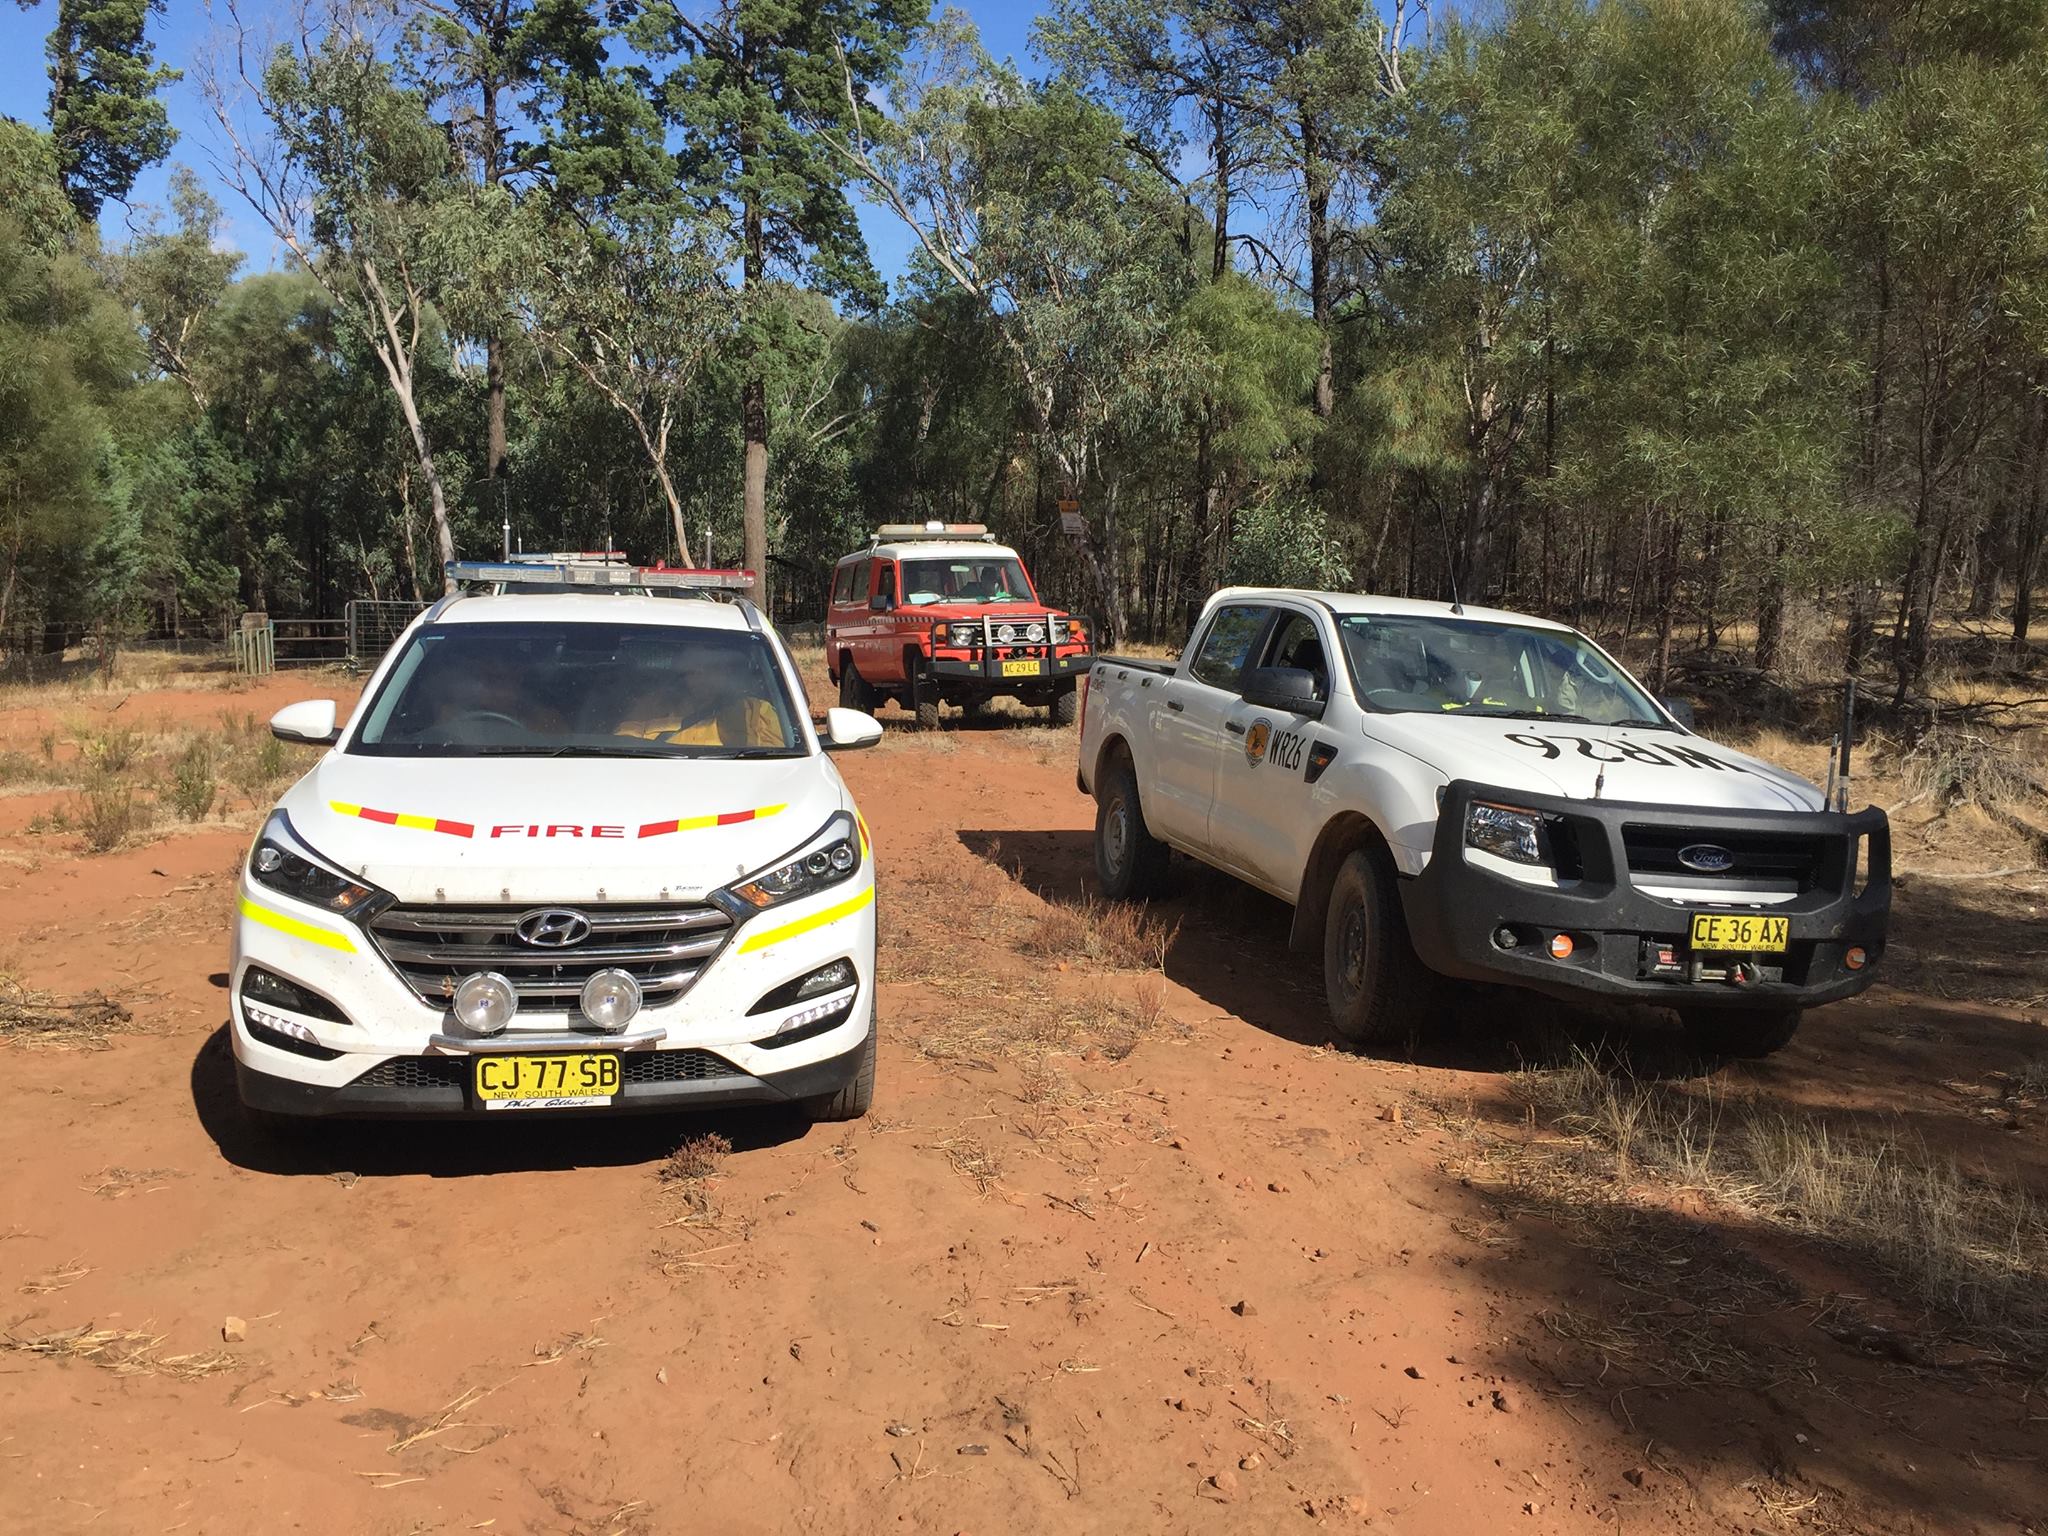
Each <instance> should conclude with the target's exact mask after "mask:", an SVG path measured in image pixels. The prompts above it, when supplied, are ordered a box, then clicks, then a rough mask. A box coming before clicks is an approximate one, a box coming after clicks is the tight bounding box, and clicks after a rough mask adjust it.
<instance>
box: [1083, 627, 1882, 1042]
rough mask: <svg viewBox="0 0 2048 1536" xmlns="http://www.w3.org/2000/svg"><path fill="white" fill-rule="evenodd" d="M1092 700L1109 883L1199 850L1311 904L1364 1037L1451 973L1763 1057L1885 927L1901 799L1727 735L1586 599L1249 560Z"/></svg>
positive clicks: (1383, 1037)
mask: <svg viewBox="0 0 2048 1536" xmlns="http://www.w3.org/2000/svg"><path fill="white" fill-rule="evenodd" d="M1081 719H1082V729H1081V747H1080V754H1081V756H1080V768H1079V783H1080V787H1081V790H1082V792H1083V793H1088V794H1093V795H1094V797H1095V799H1096V822H1095V860H1096V872H1097V875H1098V877H1099V878H1100V880H1101V883H1102V886H1103V888H1104V890H1105V891H1106V892H1107V893H1108V894H1109V895H1111V896H1113V897H1119V898H1123V897H1135V896H1142V895H1146V894H1149V893H1151V892H1152V891H1154V890H1156V889H1157V888H1158V886H1159V883H1160V881H1161V879H1162V877H1163V876H1164V874H1165V872H1166V868H1167V862H1168V855H1169V850H1171V849H1178V850H1179V851H1180V852H1182V853H1185V854H1188V855H1190V856H1191V857H1193V858H1196V859H1199V860H1201V861H1202V862H1203V863H1205V864H1210V865H1213V866H1215V867H1216V868H1218V869H1220V870H1224V871H1226V872H1227V873H1229V874H1232V875H1235V876H1237V877H1238V878H1240V879H1243V880H1246V881H1248V882H1250V883H1251V884H1253V885H1256V886H1259V887H1261V888H1262V889H1264V890H1267V891H1270V892H1271V893H1272V894H1273V895H1275V896H1278V897H1280V898H1281V899H1282V900H1284V901H1287V902H1290V903H1292V904H1293V906H1294V927H1293V934H1292V947H1294V948H1295V949H1297V950H1301V951H1306V952H1310V953H1317V952H1319V953H1320V954H1321V956H1322V961H1323V981H1324V988H1325V991H1326V993H1327V995H1328V999H1329V1007H1330V1015H1331V1020H1332V1023H1333V1024H1334V1026H1335V1028H1336V1029H1337V1031H1338V1032H1339V1033H1340V1034H1342V1035H1344V1036H1345V1037H1347V1038H1349V1039H1352V1040H1355V1041H1359V1042H1377V1043H1395V1042H1400V1041H1402V1040H1412V1039H1413V1038H1414V1036H1415V1034H1416V1033H1417V1031H1418V1029H1419V1027H1420V1025H1421V1022H1422V1021H1421V1019H1420V1018H1419V1012H1420V1009H1421V1005H1422V1002H1423V999H1424V983H1425V982H1426V981H1427V979H1428V973H1429V972H1435V973H1437V974H1439V975H1443V976H1449V977H1456V978H1461V979H1465V980H1472V981H1483V982H1494V983H1503V984H1507V985H1511V986H1518V987H1528V988H1532V989H1534V990H1536V991H1539V992H1543V993H1548V994H1551V995H1553V996H1557V997H1561V998H1565V999H1591V998H1602V999H1608V1000H1618V1001H1624V1002H1636V1003H1648V1004H1653V1005H1657V1006H1661V1007H1667V1008H1671V1009H1675V1010H1676V1011H1677V1013H1678V1016H1679V1018H1680V1020H1681V1022H1682V1023H1683V1024H1684V1026H1685V1029H1686V1032H1687V1034H1688V1036H1689V1038H1690V1040H1691V1042H1692V1043H1693V1045H1694V1046H1695V1047H1696V1048H1698V1049H1700V1050H1702V1051H1704V1052H1707V1053H1710V1054H1714V1055H1726V1056H1760V1055H1765V1054H1768V1053H1769V1052H1771V1051H1773V1050H1776V1049H1777V1048H1778V1047H1779V1046H1781V1045H1783V1044H1784V1043H1785V1042H1786V1041H1787V1040H1789V1039H1790V1038H1791V1037H1792V1033H1793V1031H1794V1030H1795V1029H1796V1028H1797V1026H1798V1022H1799V1018H1800V1014H1801V1012H1802V1010H1804V1009H1806V1008H1810V1007H1812V1006H1814V1005H1816V1004H1819V1003H1827V1002H1832V1001H1835V1000H1836V999H1838V998H1843V997H1848V996H1850V995H1852V994H1854V993H1857V992H1860V991H1862V990H1863V989H1864V988H1865V987H1867V986H1869V985H1870V982H1871V980H1872V975H1873V970H1874V967H1875V965H1876V962H1877V959H1878V957H1879V955H1880V954H1881V953H1882V952H1883V949H1884V942H1885V928H1886V923H1887V921H1888V918H1889V916H1890V910H1891V837H1890V830H1889V826H1888V824H1887V822H1886V819H1885V815H1884V812H1883V811H1881V810H1878V809H1875V808H1871V809H1866V810H1863V811H1859V812H1856V813H1855V814H1853V815H1852V814H1847V813H1845V812H1843V811H1842V810H1840V809H1831V808H1830V807H1829V805H1828V803H1827V797H1826V796H1825V795H1824V794H1823V793H1822V791H1821V790H1819V789H1818V788H1816V787H1815V786H1813V785H1812V784H1809V783H1807V782H1806V781H1805V780H1804V779H1801V778H1799V777H1797V776H1795V775H1793V774H1790V773H1787V772H1785V771H1784V770H1783V769H1780V768H1775V767H1773V766H1771V765H1770V764H1768V763H1764V762H1761V761H1759V760H1758V759H1756V758H1754V757H1750V756H1747V755H1745V754H1743V753H1741V752H1736V751H1733V750H1731V749H1730V748H1727V747H1723V746H1720V745H1717V744H1714V743H1711V742H1707V741H1705V740H1703V739H1701V738H1700V737H1698V736H1696V735H1695V734H1693V732H1692V731H1691V730H1690V729H1689V728H1688V727H1687V726H1686V725H1684V724H1681V723H1680V720H1679V718H1678V717H1677V716H1676V715H1675V714H1674V713H1673V711H1672V709H1670V708H1667V707H1666V706H1665V705H1663V704H1661V703H1660V702H1659V701H1657V700H1656V699H1653V698H1652V697H1651V696H1650V694H1649V693H1648V691H1647V690H1645V689H1644V688H1643V687H1642V685H1641V684H1639V683H1638V682H1636V680H1635V679H1634V678H1632V677H1630V676H1629V674H1628V673H1627V671H1626V670H1624V669H1623V668H1622V667H1621V666H1620V664H1619V663H1617V662H1616V661H1615V660H1614V659H1613V658H1612V657H1610V656H1608V655H1607V654H1606V653H1605V652H1604V651H1602V650H1601V649H1600V647H1598V646H1597V645H1595V644H1594V643H1593V642H1592V641H1591V640H1588V639H1587V638H1586V637H1585V636H1584V635H1581V634H1579V633H1578V632H1576V631H1575V630H1572V629H1570V628H1567V627H1565V626H1564V625H1561V624H1554V623H1551V622H1549V621H1547V620H1543V619H1536V618H1530V617H1527V616H1525V615H1522V614H1516V613H1507V612H1502V611H1499V610H1491V609H1481V608H1470V607H1467V608H1460V607H1457V606H1455V605H1447V604H1443V603H1431V602H1415V601H1406V600H1402V599H1395V598H1382V597H1366V596H1358V595H1347V594H1342V593H1331V592H1304V591H1294V590H1282V589H1275V590H1255V589H1243V588H1233V589H1227V590H1225V591H1222V592H1219V593H1217V594H1216V595H1215V596H1214V597H1213V598H1211V599H1210V600H1209V603H1208V606H1207V607H1206V609H1205V610H1204V612H1203V615H1202V618H1201V622H1200V623H1199V624H1198V626H1197V627H1196V630H1195V633H1194V636H1193V639H1192V641H1191V643H1190V644H1189V646H1188V648H1187V650H1186V652H1185V653H1184V654H1183V655H1182V657H1181V659H1180V660H1179V662H1177V663H1167V662H1154V661H1141V660H1135V659H1130V658H1121V657H1102V658H1099V659H1098V660H1097V662H1096V664H1095V666H1094V668H1093V670H1092V672H1091V674H1090V679H1089V686H1088V692H1087V696H1086V699H1085V701H1084V704H1083V710H1082V717H1081Z"/></svg>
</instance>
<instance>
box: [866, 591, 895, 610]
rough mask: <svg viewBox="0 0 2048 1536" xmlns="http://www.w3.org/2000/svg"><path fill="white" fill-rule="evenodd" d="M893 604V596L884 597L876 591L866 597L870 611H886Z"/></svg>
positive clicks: (893, 605) (892, 606)
mask: <svg viewBox="0 0 2048 1536" xmlns="http://www.w3.org/2000/svg"><path fill="white" fill-rule="evenodd" d="M895 606H896V599H895V598H893V597H884V596H883V595H882V594H881V593H879V592H877V593H876V594H875V595H874V596H873V597H871V598H869V599H868V611H869V612H870V613H888V612H889V611H890V610H891V609H893V608H894V607H895Z"/></svg>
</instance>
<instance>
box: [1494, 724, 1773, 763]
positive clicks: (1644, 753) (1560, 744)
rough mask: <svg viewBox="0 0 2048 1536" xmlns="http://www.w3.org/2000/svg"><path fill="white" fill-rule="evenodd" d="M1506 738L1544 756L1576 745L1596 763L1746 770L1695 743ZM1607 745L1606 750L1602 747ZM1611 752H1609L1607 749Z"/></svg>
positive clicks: (1515, 734) (1520, 734)
mask: <svg viewBox="0 0 2048 1536" xmlns="http://www.w3.org/2000/svg"><path fill="white" fill-rule="evenodd" d="M1506 739H1507V740H1508V741H1512V742H1513V743H1514V744H1515V745H1516V746H1518V747H1531V748H1533V749H1535V750H1536V751H1538V752H1541V753H1542V754H1543V755H1544V756H1545V757H1546V758H1554V757H1562V756H1564V749H1565V748H1566V747H1567V746H1575V747H1577V748H1578V749H1579V756H1581V757H1589V758H1591V759H1592V760H1593V761H1594V762H1596V763H1623V762H1627V763H1648V764H1650V765H1651V766H1652V767H1656V768H1710V769H1712V770H1713V771H1714V772H1715V773H1748V772H1749V770H1748V769H1747V768H1745V767H1743V766H1742V764H1740V763H1729V762H1723V761H1722V760H1721V759H1720V758H1718V757H1715V756H1714V755H1713V754H1712V753H1709V752H1702V751H1700V750H1699V748H1697V747H1680V746H1672V745H1669V744H1667V745H1665V746H1661V747H1648V746H1644V745H1643V744H1642V743H1641V742H1637V741H1594V740H1592V739H1590V738H1588V737H1585V736H1539V735H1537V734H1536V733H1535V732H1534V731H1510V732H1508V734H1507V736H1506ZM1602 748H1605V749H1607V750H1606V751H1603V750H1601V749H1602ZM1610 752H1611V753H1612V755H1611V756H1610V755H1609V753H1610Z"/></svg>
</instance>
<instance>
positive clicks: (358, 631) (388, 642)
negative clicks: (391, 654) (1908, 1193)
mask: <svg viewBox="0 0 2048 1536" xmlns="http://www.w3.org/2000/svg"><path fill="white" fill-rule="evenodd" d="M426 606H427V605H426V604H425V603H404V602H376V601H372V600H371V599H369V598H359V599H357V600H356V601H354V602H352V603H350V604H349V605H348V669H349V671H351V672H367V671H369V670H370V669H371V668H372V667H374V666H376V665H377V663H378V662H380V661H382V660H383V659H384V653H385V652H386V651H388V650H390V649H391V647H392V644H393V643H394V642H395V641H396V640H397V639H398V637H399V636H400V635H402V634H404V633H405V626H406V625H408V624H410V623H411V622H412V621H413V620H414V619H416V618H418V617H419V616H420V614H421V613H423V612H424V611H425V610H426Z"/></svg>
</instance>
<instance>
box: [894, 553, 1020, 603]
mask: <svg viewBox="0 0 2048 1536" xmlns="http://www.w3.org/2000/svg"><path fill="white" fill-rule="evenodd" d="M903 600H904V602H906V603H908V604H910V605H911V606H912V607H923V606H924V605H925V604H927V603H1030V602H1036V601H1037V598H1036V597H1035V595H1034V594H1033V593H1032V591H1031V583H1030V582H1029V581H1028V580H1026V579H1025V576H1024V567H1023V565H1022V563H1021V562H1019V561H1017V560H1015V559H1012V558H1009V557H1005V556H1001V555H990V556H975V555H951V556H947V557H946V558H944V559H931V560H905V561H904V562H903Z"/></svg>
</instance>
